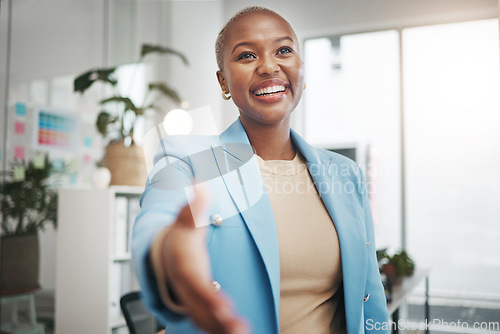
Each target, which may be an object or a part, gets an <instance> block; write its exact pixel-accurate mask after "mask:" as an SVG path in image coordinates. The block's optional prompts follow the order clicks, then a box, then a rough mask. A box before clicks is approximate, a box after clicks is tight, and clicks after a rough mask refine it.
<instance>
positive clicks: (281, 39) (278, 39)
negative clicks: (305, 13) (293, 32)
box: [231, 36, 295, 54]
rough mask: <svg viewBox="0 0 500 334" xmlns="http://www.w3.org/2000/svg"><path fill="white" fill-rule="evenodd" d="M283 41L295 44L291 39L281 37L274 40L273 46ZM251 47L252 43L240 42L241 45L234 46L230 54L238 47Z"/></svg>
mask: <svg viewBox="0 0 500 334" xmlns="http://www.w3.org/2000/svg"><path fill="white" fill-rule="evenodd" d="M285 40H289V41H290V42H292V43H295V42H294V40H293V38H291V37H290V36H283V37H279V38H276V39H275V40H274V44H276V43H280V42H282V41H285ZM252 45H254V43H252V42H241V43H238V44H236V45H235V46H234V48H233V51H232V52H231V54H233V53H234V51H235V50H236V49H237V48H238V47H240V46H252Z"/></svg>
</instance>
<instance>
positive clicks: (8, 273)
mask: <svg viewBox="0 0 500 334" xmlns="http://www.w3.org/2000/svg"><path fill="white" fill-rule="evenodd" d="M11 167H12V170H11V171H9V172H7V173H6V175H4V177H3V180H2V181H1V182H0V190H1V195H0V196H1V197H0V210H1V216H0V219H1V220H0V231H1V240H0V241H1V253H0V254H1V262H0V263H1V268H0V269H1V273H2V275H1V282H0V291H1V292H2V293H6V292H16V291H26V290H34V289H36V288H38V287H39V283H38V274H39V244H38V231H40V230H44V228H45V227H46V226H47V225H53V226H54V228H55V227H56V226H57V192H56V191H55V190H54V189H51V188H50V187H49V185H48V182H47V181H48V178H49V176H50V175H51V174H52V168H51V164H50V161H49V158H48V156H47V155H46V156H37V157H36V158H35V159H34V160H33V161H28V162H26V161H24V160H23V161H15V162H14V163H12V164H11Z"/></svg>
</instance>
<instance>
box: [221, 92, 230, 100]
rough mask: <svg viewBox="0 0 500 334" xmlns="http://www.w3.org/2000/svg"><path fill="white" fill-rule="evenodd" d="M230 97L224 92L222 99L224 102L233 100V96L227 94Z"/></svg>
mask: <svg viewBox="0 0 500 334" xmlns="http://www.w3.org/2000/svg"><path fill="white" fill-rule="evenodd" d="M227 94H228V95H226V92H225V91H222V98H223V99H224V100H226V101H227V100H229V99H230V98H231V94H229V93H227Z"/></svg>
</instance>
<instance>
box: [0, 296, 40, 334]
mask: <svg viewBox="0 0 500 334" xmlns="http://www.w3.org/2000/svg"><path fill="white" fill-rule="evenodd" d="M37 290H38V288H34V289H28V290H24V291H15V292H11V293H9V292H6V291H2V295H0V304H1V305H3V304H12V314H11V321H10V322H7V323H0V331H6V332H8V333H12V334H44V333H45V328H44V326H43V325H42V324H38V323H37V322H36V311H35V292H36V291H37ZM19 302H27V303H28V307H29V318H30V321H29V323H20V322H19V320H18V314H17V312H18V304H19Z"/></svg>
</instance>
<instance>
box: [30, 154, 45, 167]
mask: <svg viewBox="0 0 500 334" xmlns="http://www.w3.org/2000/svg"><path fill="white" fill-rule="evenodd" d="M33 167H34V168H35V169H44V168H45V156H44V155H43V154H40V153H37V154H35V157H34V158H33Z"/></svg>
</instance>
